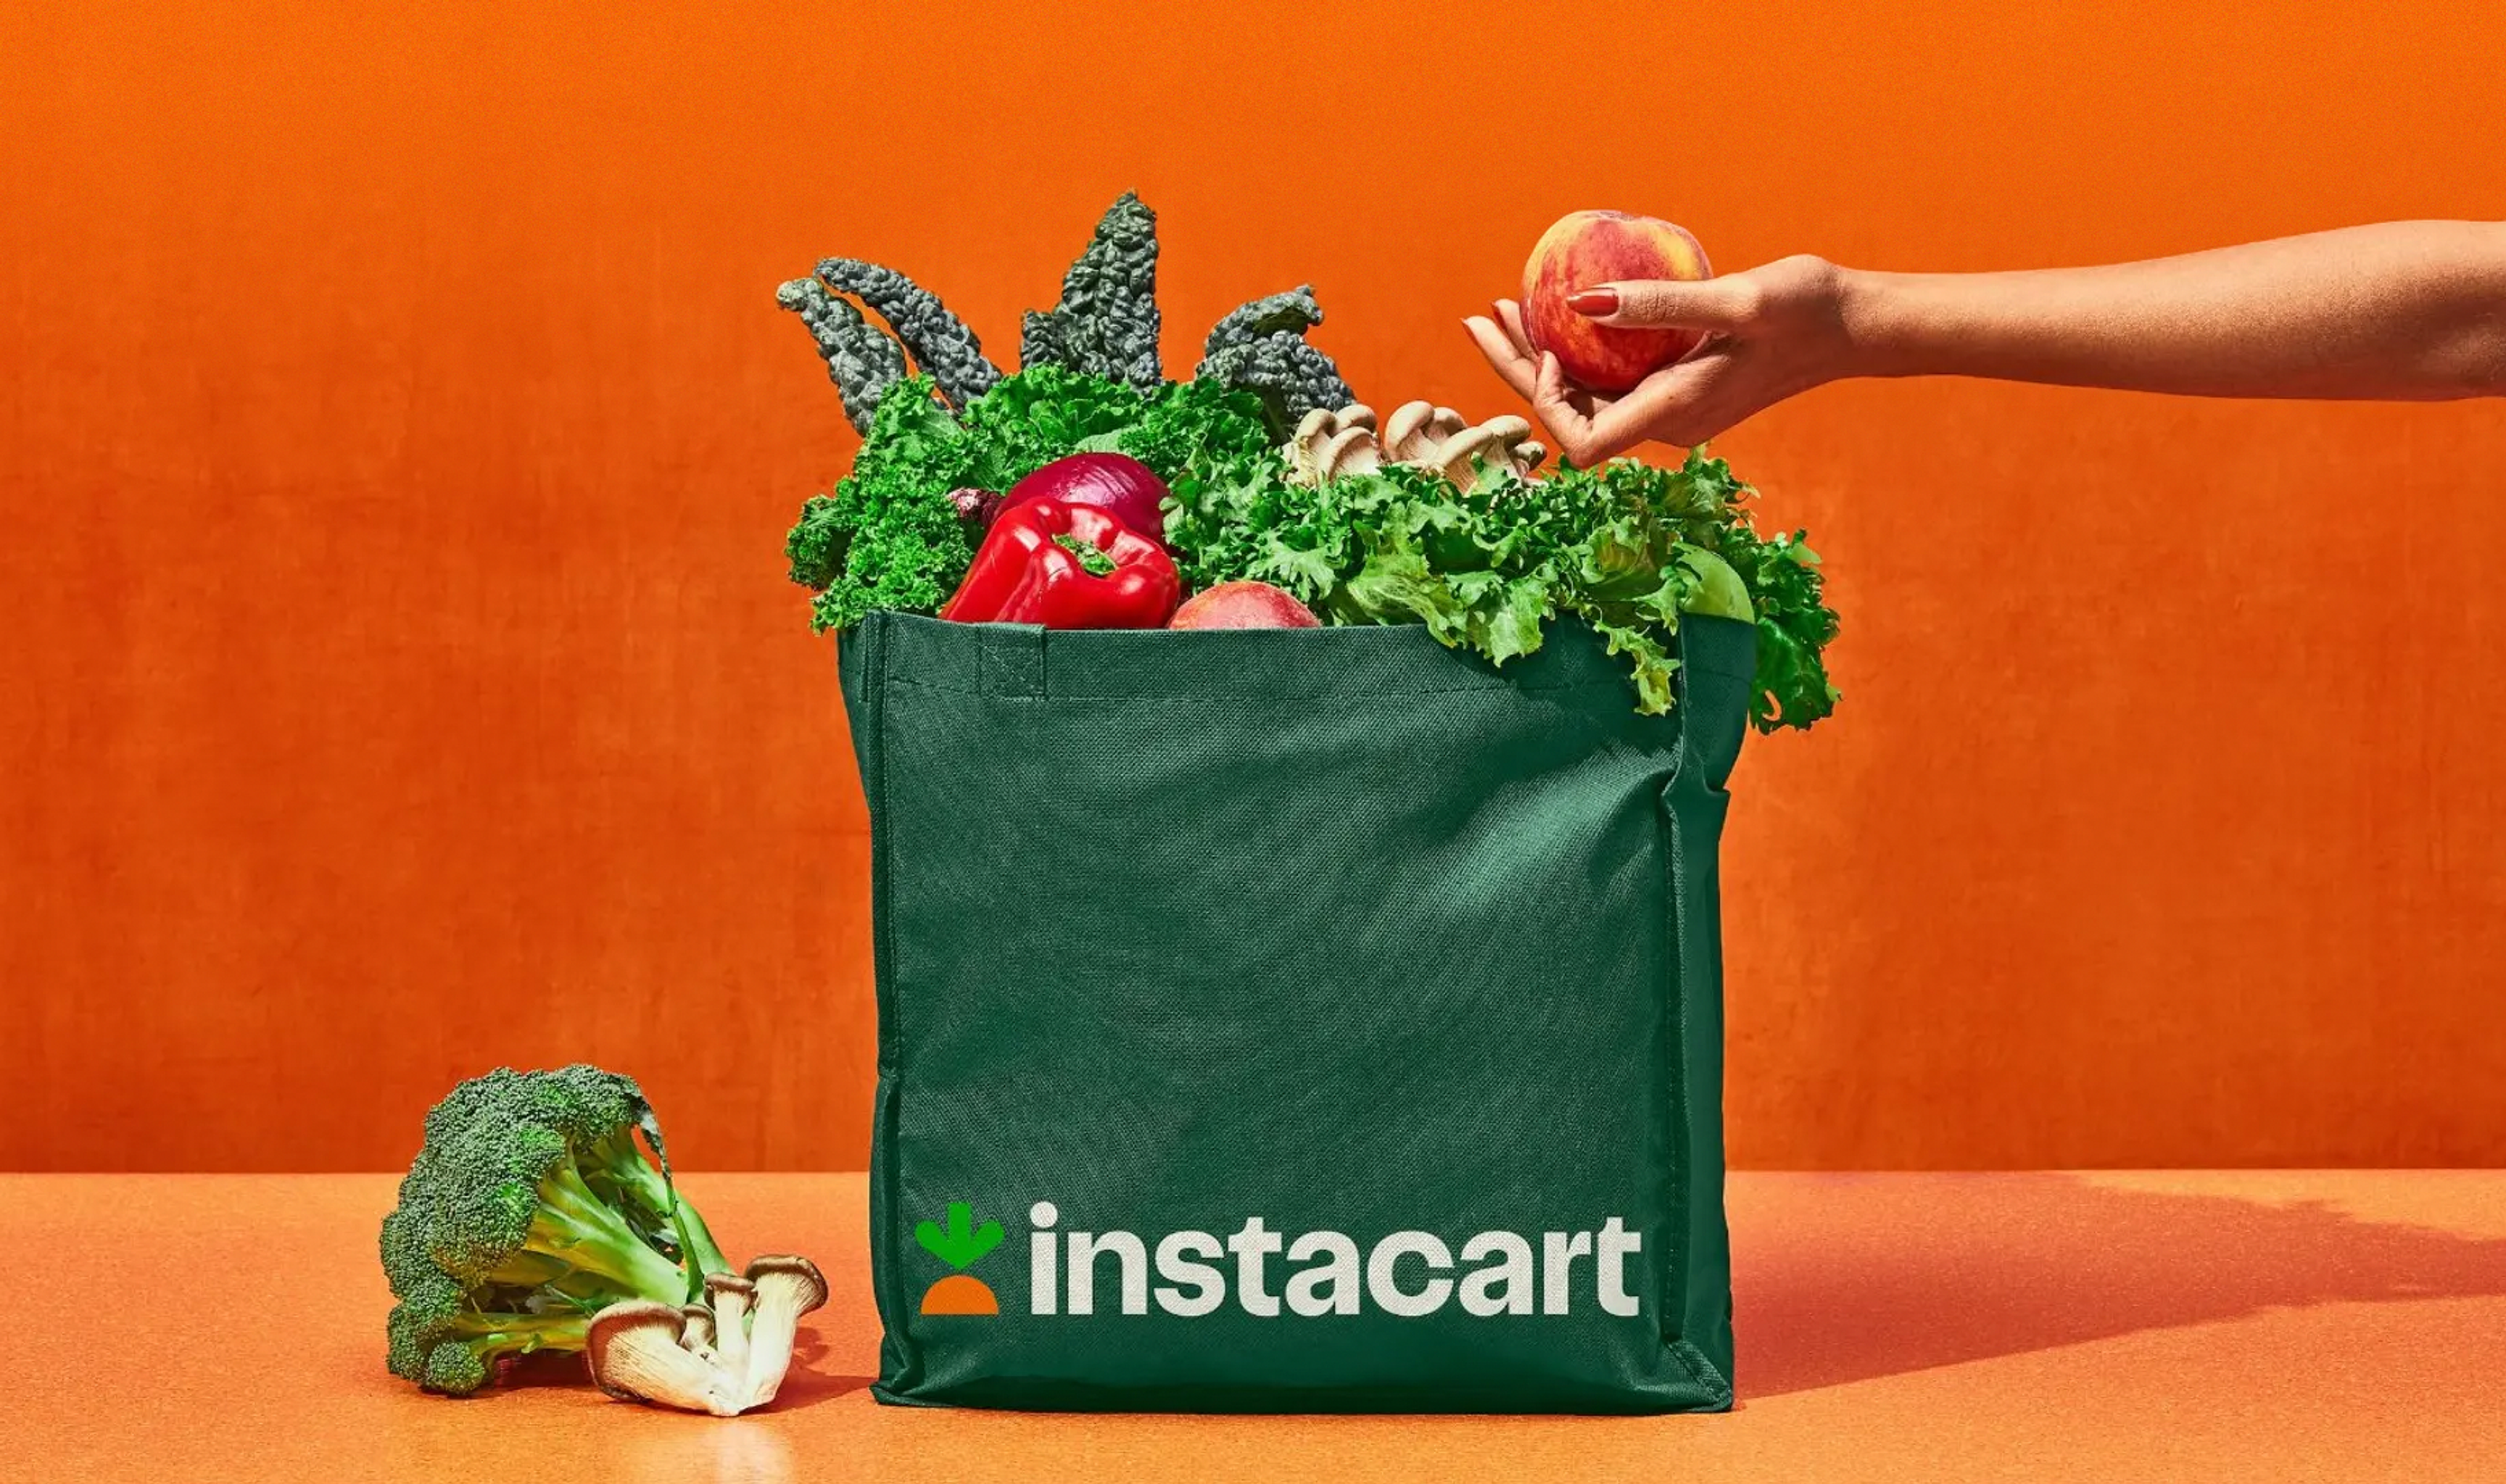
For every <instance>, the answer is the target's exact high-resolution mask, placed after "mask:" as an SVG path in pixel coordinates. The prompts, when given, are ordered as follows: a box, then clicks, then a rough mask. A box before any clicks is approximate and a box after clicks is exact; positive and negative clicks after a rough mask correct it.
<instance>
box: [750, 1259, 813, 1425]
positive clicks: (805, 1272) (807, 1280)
mask: <svg viewBox="0 0 2506 1484" xmlns="http://www.w3.org/2000/svg"><path fill="white" fill-rule="evenodd" d="M748 1280H749V1282H750V1283H752V1284H754V1285H756V1292H757V1327H756V1329H755V1331H754V1332H752V1333H751V1334H750V1335H749V1350H748V1382H747V1388H746V1390H745V1391H743V1392H742V1393H741V1396H740V1401H741V1404H742V1405H743V1406H752V1407H757V1406H764V1405H765V1404H766V1403H768V1402H770V1401H772V1400H773V1399H774V1394H775V1393H776V1392H777V1391H779V1390H781V1389H782V1386H783V1375H784V1372H786V1371H788V1370H790V1369H791V1368H792V1342H793V1340H794V1339H795V1338H796V1337H798V1335H799V1334H800V1332H801V1316H802V1315H804V1314H806V1313H808V1312H809V1311H810V1310H812V1309H815V1308H817V1307H818V1306H819V1305H820V1304H823V1303H825V1302H826V1301H827V1280H826V1275H824V1274H822V1273H820V1272H819V1271H818V1265H817V1264H816V1263H814V1262H811V1261H810V1260H809V1259H808V1258H806V1257H787V1256H772V1257H760V1258H758V1259H757V1260H755V1261H754V1262H751V1263H749V1264H748Z"/></svg>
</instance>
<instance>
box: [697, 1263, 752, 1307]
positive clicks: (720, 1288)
mask: <svg viewBox="0 0 2506 1484" xmlns="http://www.w3.org/2000/svg"><path fill="white" fill-rule="evenodd" d="M752 1265H753V1264H752ZM705 1292H706V1293H707V1294H709V1295H711V1296H712V1297H713V1299H714V1301H715V1302H716V1303H719V1302H721V1300H722V1295H724V1294H726V1293H735V1294H737V1295H738V1296H740V1297H741V1298H754V1297H755V1296H757V1285H755V1284H753V1283H751V1282H749V1281H748V1280H747V1279H745V1278H742V1277H740V1276H739V1275H738V1274H737V1273H708V1274H706V1275H705Z"/></svg>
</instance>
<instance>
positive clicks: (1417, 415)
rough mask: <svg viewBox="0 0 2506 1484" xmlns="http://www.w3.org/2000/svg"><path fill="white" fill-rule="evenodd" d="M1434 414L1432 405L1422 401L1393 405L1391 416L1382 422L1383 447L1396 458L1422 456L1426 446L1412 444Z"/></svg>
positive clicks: (1434, 409)
mask: <svg viewBox="0 0 2506 1484" xmlns="http://www.w3.org/2000/svg"><path fill="white" fill-rule="evenodd" d="M1435 415H1436V408H1435V407H1434V406H1433V405H1431V404H1428V403H1424V402H1405V403H1403V404H1401V406H1397V407H1394V408H1393V409H1392V416H1391V417H1390V418H1389V419H1387V420H1386V421H1385V422H1384V424H1383V446H1384V448H1385V449H1386V450H1388V451H1389V452H1390V453H1391V455H1392V456H1393V457H1394V458H1396V459H1413V458H1419V457H1422V456H1424V455H1425V454H1426V453H1427V451H1428V450H1427V449H1426V448H1424V447H1418V446H1413V445H1414V444H1416V443H1417V442H1418V440H1419V435H1420V434H1422V433H1424V432H1425V431H1426V428H1427V424H1428V423H1429V422H1430V421H1431V420H1433V419H1434V417H1435Z"/></svg>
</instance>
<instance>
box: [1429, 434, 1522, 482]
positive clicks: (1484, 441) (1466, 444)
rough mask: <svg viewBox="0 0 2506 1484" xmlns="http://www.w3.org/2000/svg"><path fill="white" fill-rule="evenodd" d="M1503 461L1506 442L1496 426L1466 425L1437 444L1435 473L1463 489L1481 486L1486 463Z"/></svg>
mask: <svg viewBox="0 0 2506 1484" xmlns="http://www.w3.org/2000/svg"><path fill="white" fill-rule="evenodd" d="M1504 462H1506V457H1505V441H1504V440H1503V439H1501V438H1499V437H1498V436H1497V433H1496V431H1495V429H1494V428H1493V427H1479V428H1466V429H1464V430H1463V431H1461V432H1459V433H1456V434H1454V435H1453V436H1452V437H1450V438H1449V439H1447V440H1445V441H1444V442H1442V443H1439V444H1437V446H1436V472H1437V473H1439V474H1441V475H1443V476H1444V477H1446V478H1448V479H1450V480H1452V481H1453V483H1454V484H1455V485H1456V486H1458V487H1459V488H1462V489H1471V488H1474V487H1476V486H1477V485H1478V483H1479V481H1480V473H1481V469H1482V467H1483V466H1493V465H1496V464H1500V463H1504Z"/></svg>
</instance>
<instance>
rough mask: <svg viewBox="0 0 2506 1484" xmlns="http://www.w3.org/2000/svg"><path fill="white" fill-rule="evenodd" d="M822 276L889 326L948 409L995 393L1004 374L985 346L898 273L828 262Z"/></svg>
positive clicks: (851, 261) (936, 301)
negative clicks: (986, 354) (988, 356)
mask: <svg viewBox="0 0 2506 1484" xmlns="http://www.w3.org/2000/svg"><path fill="white" fill-rule="evenodd" d="M818 276H819V277H820V278H822V279H824V280H826V284H827V287H829V288H831V289H833V290H835V291H836V292H837V293H839V294H850V295H851V296H853V297H854V298H855V299H858V300H861V301H862V302H863V303H865V304H868V305H869V306H870V307H871V308H872V309H874V310H877V313H878V317H879V318H880V319H883V320H885V321H887V328H888V329H890V330H893V331H895V332H896V337H897V338H898V339H900V340H902V341H904V342H905V348H906V349H907V350H909V351H912V352H913V365H914V369H915V370H917V371H921V372H922V373H923V374H924V375H926V376H929V377H930V378H931V380H932V382H933V384H935V385H937V386H938V387H939V388H940V395H941V396H943V397H946V398H948V399H949V406H953V407H958V408H963V407H964V406H966V404H968V403H970V402H972V401H974V400H975V399H976V398H978V397H981V396H982V395H984V394H985V392H988V391H990V390H991V389H992V383H993V382H995V381H998V380H1000V379H1001V372H1000V369H999V368H998V367H996V366H994V365H992V363H991V362H989V361H986V360H985V359H984V344H983V342H982V341H981V340H978V339H976V338H975V332H973V331H972V330H969V329H967V328H966V322H965V321H964V320H961V319H959V318H957V316H955V315H953V314H951V313H949V310H948V308H947V306H945V305H943V304H942V303H941V302H940V298H939V296H938V295H936V294H933V293H932V292H931V291H930V290H928V289H926V288H924V287H922V286H921V285H920V284H917V283H915V282H914V281H913V279H911V278H908V277H906V276H905V275H904V274H903V273H900V272H898V271H897V270H896V269H894V268H888V267H881V266H879V265H877V264H876V263H864V262H862V261H861V260H860V259H858V258H829V259H826V260H825V261H823V262H821V263H820V264H819V265H818Z"/></svg>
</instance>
